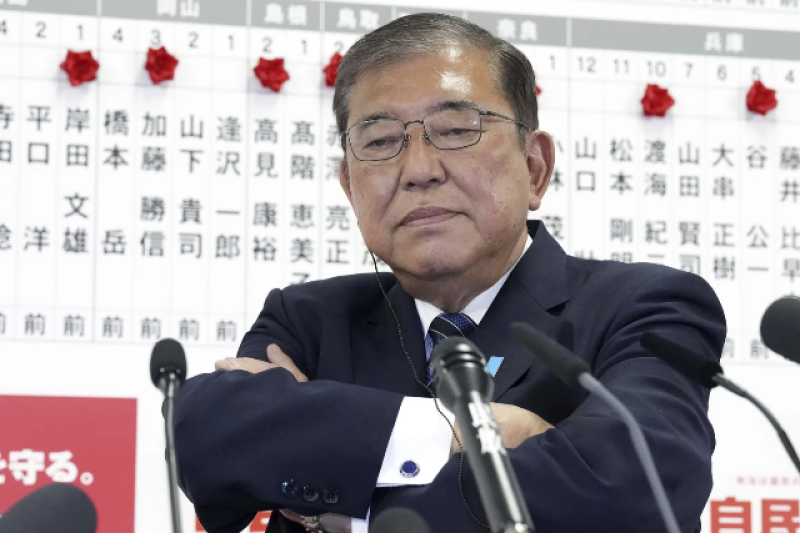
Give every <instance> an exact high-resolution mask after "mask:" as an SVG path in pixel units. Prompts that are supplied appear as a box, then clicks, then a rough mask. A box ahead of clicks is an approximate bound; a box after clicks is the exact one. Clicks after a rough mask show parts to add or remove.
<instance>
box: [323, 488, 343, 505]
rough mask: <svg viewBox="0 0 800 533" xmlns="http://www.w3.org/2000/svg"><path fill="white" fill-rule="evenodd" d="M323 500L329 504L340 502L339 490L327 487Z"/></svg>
mask: <svg viewBox="0 0 800 533" xmlns="http://www.w3.org/2000/svg"><path fill="white" fill-rule="evenodd" d="M322 501H323V502H324V503H327V504H328V505H334V504H337V503H339V491H338V490H336V489H325V491H324V492H323V493H322Z"/></svg>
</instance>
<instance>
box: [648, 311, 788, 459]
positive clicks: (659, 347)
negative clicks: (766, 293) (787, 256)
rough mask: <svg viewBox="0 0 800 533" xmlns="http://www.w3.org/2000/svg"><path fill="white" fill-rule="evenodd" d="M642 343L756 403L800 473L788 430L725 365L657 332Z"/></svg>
mask: <svg viewBox="0 0 800 533" xmlns="http://www.w3.org/2000/svg"><path fill="white" fill-rule="evenodd" d="M779 301H780V300H779ZM773 305H774V304H773ZM762 331H763V322H762ZM639 342H641V344H642V347H644V349H645V350H647V351H648V352H650V353H652V354H653V355H655V356H656V357H658V358H659V359H661V360H662V361H664V362H665V363H667V364H668V365H670V366H671V367H672V368H674V369H675V370H677V371H678V372H680V373H681V374H683V375H684V376H686V377H688V378H689V379H692V380H694V381H696V382H698V383H700V384H701V385H703V386H704V387H708V388H710V389H713V388H714V387H716V386H717V385H719V386H720V387H722V388H723V389H727V390H729V391H731V392H732V393H734V394H736V395H737V396H741V397H742V398H744V399H746V400H748V401H749V402H750V403H752V404H753V405H755V406H756V407H757V408H758V410H759V411H761V413H762V414H763V415H764V416H765V417H767V420H769V423H770V424H772V427H773V428H775V431H776V432H777V433H778V438H779V439H780V440H781V444H783V447H784V449H785V450H786V453H788V454H789V458H790V459H791V460H792V463H794V466H795V468H797V471H798V472H800V458H798V457H797V452H796V451H795V449H794V446H793V445H792V441H790V440H789V436H788V435H786V432H785V431H784V430H783V428H782V427H781V425H780V424H779V423H778V420H777V419H776V418H775V417H774V416H773V415H772V413H771V412H770V411H769V409H767V408H766V406H764V404H762V403H761V402H760V401H758V400H757V399H755V398H754V397H753V396H752V395H751V394H750V393H749V392H747V391H746V390H744V389H743V388H741V387H739V386H738V385H736V384H735V383H733V382H732V381H730V380H729V379H727V378H726V377H725V376H723V375H722V367H721V366H720V365H719V364H718V363H716V362H713V361H707V360H705V359H703V358H702V357H700V356H699V355H697V354H695V353H693V352H692V351H691V350H689V349H688V348H684V347H683V346H681V345H680V344H677V343H675V342H672V341H671V340H669V339H665V338H664V337H662V336H661V335H657V334H656V333H652V332H648V333H645V334H644V335H642V338H641V340H640V341H639Z"/></svg>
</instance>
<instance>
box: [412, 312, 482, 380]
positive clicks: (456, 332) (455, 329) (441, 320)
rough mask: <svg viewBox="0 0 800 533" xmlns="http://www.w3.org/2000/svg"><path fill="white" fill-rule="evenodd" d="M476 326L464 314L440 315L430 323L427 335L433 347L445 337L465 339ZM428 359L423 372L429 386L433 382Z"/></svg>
mask: <svg viewBox="0 0 800 533" xmlns="http://www.w3.org/2000/svg"><path fill="white" fill-rule="evenodd" d="M477 327H478V326H477V325H476V324H475V322H473V321H472V319H471V318H470V317H468V316H467V315H465V314H464V313H442V314H440V315H439V316H437V317H436V318H434V319H433V322H431V326H430V327H429V328H428V335H430V336H431V340H432V341H433V347H434V348H435V347H436V345H437V344H439V343H440V342H442V341H443V340H444V339H446V338H447V337H454V336H455V337H466V338H469V336H470V335H472V333H473V332H474V331H475V328H477ZM430 363H431V362H430V357H429V358H428V368H427V369H426V370H425V375H426V377H427V382H426V383H427V384H428V385H430V384H431V382H432V381H433V372H432V369H431V364H430Z"/></svg>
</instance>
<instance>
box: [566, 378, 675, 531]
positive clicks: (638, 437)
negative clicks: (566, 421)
mask: <svg viewBox="0 0 800 533" xmlns="http://www.w3.org/2000/svg"><path fill="white" fill-rule="evenodd" d="M578 381H579V382H580V384H581V386H582V387H583V388H584V389H586V390H588V391H589V392H591V393H593V394H597V395H598V396H599V397H601V398H602V399H603V400H604V401H605V402H606V403H608V405H609V406H610V407H611V408H612V409H614V411H616V413H617V414H618V415H619V416H620V418H622V422H623V423H624V424H625V425H626V426H627V427H628V432H629V433H630V435H631V442H632V443H633V449H634V451H635V452H636V455H637V456H638V457H639V462H640V463H642V468H644V474H645V477H646V478H647V482H648V483H649V484H650V489H651V490H652V491H653V496H654V497H655V500H656V504H657V505H658V510H659V511H660V512H661V518H662V519H663V520H664V524H665V525H666V527H667V531H668V532H669V533H681V529H680V527H679V526H678V521H677V520H676V519H675V513H674V512H673V511H672V506H671V505H670V503H669V499H668V498H667V491H666V490H664V484H663V483H661V477H659V475H658V470H656V463H655V461H653V455H652V454H651V453H650V448H649V447H648V446H647V440H645V437H644V433H643V432H642V428H641V427H639V423H638V422H636V419H635V418H634V417H633V414H632V413H631V412H630V411H629V410H628V408H627V407H625V406H624V405H623V404H622V402H621V401H619V400H618V399H617V397H616V396H614V395H613V394H611V393H610V392H609V391H608V389H606V388H605V387H604V386H603V384H602V383H600V382H599V381H597V380H596V379H595V378H594V376H592V375H591V374H588V373H583V374H581V375H580V376H579V377H578Z"/></svg>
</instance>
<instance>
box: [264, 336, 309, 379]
mask: <svg viewBox="0 0 800 533" xmlns="http://www.w3.org/2000/svg"><path fill="white" fill-rule="evenodd" d="M267 359H269V361H270V363H275V364H276V365H278V366H280V367H281V368H285V369H286V370H288V371H289V372H291V373H292V374H293V375H294V378H295V379H296V380H297V382H298V383H304V382H306V381H308V378H307V377H306V375H305V374H303V373H302V372H301V371H300V369H299V368H297V365H295V364H294V361H292V358H291V357H289V356H288V355H286V354H285V353H284V352H283V350H281V348H280V346H278V345H277V344H270V345H269V346H267Z"/></svg>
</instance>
